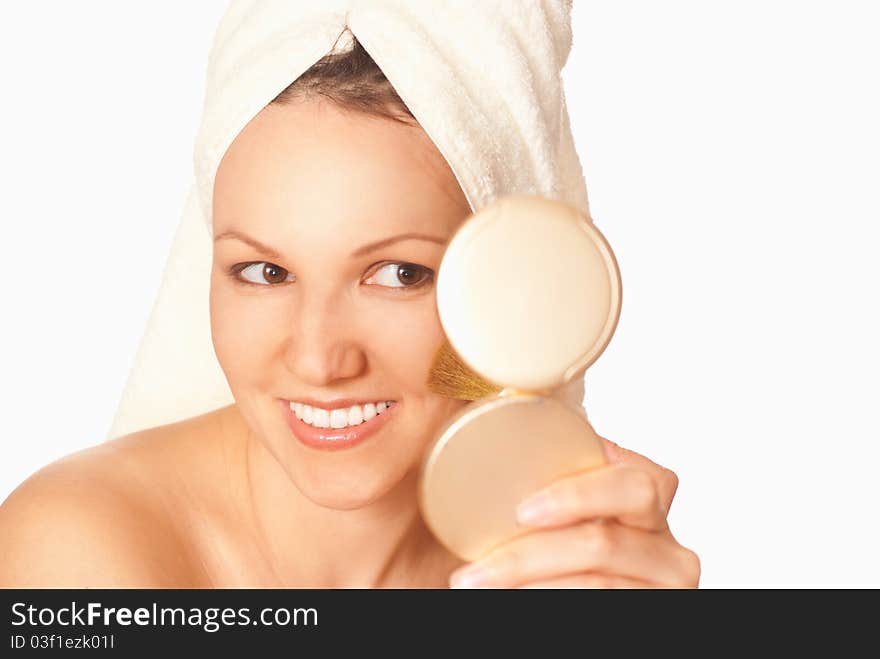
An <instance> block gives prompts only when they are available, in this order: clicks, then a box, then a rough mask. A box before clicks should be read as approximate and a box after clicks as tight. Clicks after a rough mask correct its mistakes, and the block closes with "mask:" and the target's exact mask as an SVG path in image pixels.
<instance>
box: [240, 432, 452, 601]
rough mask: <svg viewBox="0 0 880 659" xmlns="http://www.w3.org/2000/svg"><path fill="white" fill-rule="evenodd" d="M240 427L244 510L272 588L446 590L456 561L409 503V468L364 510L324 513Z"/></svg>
mask: <svg viewBox="0 0 880 659" xmlns="http://www.w3.org/2000/svg"><path fill="white" fill-rule="evenodd" d="M241 424H242V426H243V428H242V430H243V431H244V433H243V436H244V438H245V440H244V453H245V459H244V460H243V463H244V465H245V479H246V484H245V486H244V487H243V493H244V496H245V498H246V499H247V501H246V502H245V506H246V510H247V511H248V513H247V514H248V516H249V517H250V518H251V519H252V521H253V529H254V535H255V541H256V542H257V544H258V546H259V547H260V548H261V553H262V554H263V556H264V558H265V560H266V562H267V563H268V566H269V569H270V570H271V571H272V572H273V573H274V575H275V577H276V579H277V582H278V584H279V585H280V586H282V587H306V588H412V587H417V588H445V587H446V586H447V584H448V577H449V574H450V573H451V572H452V570H453V569H455V568H456V567H458V566H459V565H461V564H462V561H461V560H460V559H458V558H457V557H455V556H454V555H452V554H451V553H450V552H449V551H448V550H446V549H445V548H444V547H442V546H441V545H440V544H439V543H438V542H437V541H436V539H434V537H433V536H432V534H431V533H430V531H429V530H428V528H427V527H426V525H425V523H424V520H423V519H422V517H421V514H420V512H419V509H418V504H417V500H418V499H417V487H418V472H417V470H416V469H413V470H411V471H410V472H408V473H407V475H406V477H405V478H404V479H403V480H401V481H400V482H398V483H397V484H396V485H395V486H394V488H392V490H390V491H389V492H387V493H386V494H385V495H383V496H382V497H381V498H380V499H378V500H376V501H374V502H372V503H371V504H369V505H367V506H364V507H362V508H357V509H354V510H335V509H332V508H326V507H324V506H321V505H318V504H316V503H314V502H313V501H311V500H310V499H308V498H306V497H305V496H304V495H303V494H302V492H300V491H299V489H298V488H297V487H296V485H295V484H294V483H293V482H292V481H291V480H290V477H289V476H288V474H287V473H286V472H285V470H284V469H283V467H282V466H281V465H280V464H279V463H278V461H277V460H276V459H275V457H274V456H273V455H272V454H271V453H270V452H269V451H268V450H267V449H266V448H265V447H264V446H263V444H262V443H261V442H260V441H259V440H258V439H257V438H256V437H254V436H253V434H252V432H251V431H250V429H249V428H248V427H247V424H246V423H245V422H244V420H243V419H242V420H241ZM240 436H242V435H240ZM280 502H283V503H280Z"/></svg>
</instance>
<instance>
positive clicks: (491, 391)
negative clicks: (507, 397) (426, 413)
mask: <svg viewBox="0 0 880 659" xmlns="http://www.w3.org/2000/svg"><path fill="white" fill-rule="evenodd" d="M427 384H428V388H429V389H431V391H433V392H434V393H436V394H440V395H441V396H446V397H447V398H459V399H461V400H477V399H478V398H483V397H485V396H492V395H495V394H497V393H499V392H500V391H501V390H502V389H503V388H504V387H502V386H499V385H496V384H495V383H493V382H489V381H488V380H486V379H485V378H483V377H481V376H480V375H478V374H477V373H476V372H475V371H473V370H472V369H471V368H470V367H469V366H468V365H467V364H465V363H464V362H463V361H462V360H461V358H460V357H459V356H458V353H456V352H455V350H454V349H453V348H452V346H451V345H450V344H449V342H448V341H444V342H443V345H441V346H440V348H439V350H437V354H436V355H434V361H433V363H432V365H431V371H430V373H428V382H427Z"/></svg>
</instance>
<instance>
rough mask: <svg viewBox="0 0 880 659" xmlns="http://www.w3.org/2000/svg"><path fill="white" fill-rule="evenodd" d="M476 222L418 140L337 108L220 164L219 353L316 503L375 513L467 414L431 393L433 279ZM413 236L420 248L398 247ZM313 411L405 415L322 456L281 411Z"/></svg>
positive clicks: (261, 131) (284, 126)
mask: <svg viewBox="0 0 880 659" xmlns="http://www.w3.org/2000/svg"><path fill="white" fill-rule="evenodd" d="M469 213H470V208H469V206H468V203H467V201H466V199H465V197H464V195H463V193H462V191H461V188H460V187H459V185H458V183H457V181H456V180H455V177H454V175H453V174H452V171H451V169H450V168H449V166H448V164H447V163H446V161H445V160H444V158H443V157H442V155H441V154H440V153H439V151H437V149H436V147H435V146H434V145H433V143H432V142H431V141H430V139H429V138H428V137H427V135H426V134H425V133H424V131H423V130H421V129H420V128H418V127H411V126H405V125H403V124H398V123H395V122H392V121H390V120H386V119H381V118H376V117H371V116H367V115H363V114H359V113H354V112H345V111H343V110H341V109H339V108H338V107H337V106H335V105H333V104H332V103H331V102H328V101H319V100H302V101H299V102H298V103H296V104H294V105H285V106H278V105H270V106H268V107H267V108H265V109H263V110H262V111H261V112H260V113H259V114H258V115H257V116H256V117H255V118H254V119H253V120H252V121H251V122H250V123H248V125H247V126H246V127H245V128H244V130H243V131H242V132H241V133H240V134H239V135H238V136H237V137H236V139H235V140H234V141H233V143H232V145H231V146H230V147H229V149H228V150H227V152H226V154H225V155H224V157H223V160H222V162H221V163H220V166H219V169H218V171H217V176H216V181H215V185H214V208H213V231H214V239H215V242H214V260H213V268H212V274H211V296H210V308H211V329H212V334H213V341H214V348H215V352H216V354H217V357H218V360H219V363H220V366H221V367H222V369H223V371H224V373H225V375H226V378H227V380H228V381H229V385H230V388H231V390H232V393H233V395H234V396H235V399H236V402H237V404H238V408H239V410H240V411H241V413H242V415H243V416H244V418H245V420H246V421H247V423H248V426H249V427H250V429H251V430H252V431H253V432H254V434H255V436H256V437H257V438H258V439H259V440H260V441H261V442H262V443H263V444H264V446H265V447H266V448H267V449H268V450H269V452H270V453H272V454H273V455H274V456H275V458H276V459H277V460H278V462H279V463H280V465H281V467H282V468H283V469H284V470H285V471H286V473H287V476H288V477H289V478H290V479H291V480H292V481H293V483H295V485H296V486H297V487H298V488H299V489H300V491H301V492H302V493H303V494H304V495H305V496H307V497H308V498H309V499H311V500H312V501H314V502H316V503H319V504H321V505H324V506H328V507H332V508H339V509H351V508H358V507H361V506H363V505H366V504H368V503H370V502H372V501H374V500H376V499H378V498H379V497H381V496H382V495H383V494H385V493H387V492H388V491H389V490H391V488H393V487H394V486H395V485H396V484H397V483H399V482H400V481H401V479H403V478H404V476H406V475H407V473H408V472H410V471H411V470H413V469H414V468H417V467H418V465H419V461H420V460H421V457H422V454H423V452H424V450H425V448H426V445H427V443H428V442H429V441H430V440H431V439H433V437H434V436H435V434H436V432H437V430H438V429H439V427H440V425H442V423H443V422H444V421H445V420H447V419H448V418H449V416H450V415H451V414H453V413H454V412H455V411H457V410H458V409H460V408H461V407H462V406H463V405H464V404H465V401H460V400H453V399H449V398H445V397H442V396H439V395H436V394H434V393H432V392H431V391H430V390H429V389H428V388H427V386H426V384H425V382H426V378H427V375H428V372H429V370H430V367H431V363H432V361H433V358H434V355H435V353H436V350H437V348H438V347H439V346H440V345H441V343H442V342H443V339H444V335H443V332H442V329H441V326H440V321H439V318H438V316H437V310H436V304H435V292H434V285H435V275H436V272H437V269H438V267H439V265H440V260H441V258H442V256H443V252H444V249H445V245H446V243H447V242H448V241H449V239H450V238H451V236H452V233H453V232H454V231H455V229H456V228H457V227H458V226H459V225H460V224H461V223H462V221H463V220H464V219H465V218H466V217H467V216H468V215H469ZM403 234H420V235H422V236H424V237H425V238H417V237H404V238H400V239H398V240H394V241H393V242H392V241H391V239H394V238H397V237H400V236H402V235H403ZM429 238H430V239H429ZM379 241H387V242H386V244H384V245H382V246H379V247H376V248H369V246H370V245H371V244H373V243H377V242H379ZM256 243H260V244H261V245H262V246H263V247H260V246H258V245H257V244H256ZM401 265H406V267H405V268H403V269H401ZM308 398H312V399H317V400H319V401H332V400H334V399H337V398H355V399H357V400H361V401H365V402H366V401H383V400H394V401H397V405H399V406H400V407H398V408H397V409H396V410H395V411H394V414H393V415H391V416H389V417H388V421H387V422H386V423H384V424H383V425H382V427H381V428H380V429H379V430H378V432H376V433H374V434H373V435H371V436H370V437H368V438H366V439H365V440H364V441H362V442H360V443H358V444H356V445H354V446H352V447H350V448H347V449H342V450H333V451H328V450H320V449H316V448H313V447H311V446H307V445H305V444H303V443H301V442H300V441H299V440H298V439H297V438H296V437H295V436H294V434H293V433H292V432H291V430H290V428H289V427H288V425H287V422H286V420H285V418H284V416H283V408H282V405H283V403H282V401H299V400H302V399H308Z"/></svg>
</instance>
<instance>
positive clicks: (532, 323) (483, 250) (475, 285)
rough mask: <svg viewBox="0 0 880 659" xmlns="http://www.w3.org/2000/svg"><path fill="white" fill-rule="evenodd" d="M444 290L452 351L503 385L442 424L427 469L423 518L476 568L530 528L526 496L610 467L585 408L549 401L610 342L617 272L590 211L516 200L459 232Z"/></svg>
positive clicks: (440, 280)
mask: <svg viewBox="0 0 880 659" xmlns="http://www.w3.org/2000/svg"><path fill="white" fill-rule="evenodd" d="M436 290H437V310H438V314H439V316H440V321H441V324H442V326H443V329H444V332H445V333H446V337H447V339H448V342H449V344H450V346H451V347H452V348H453V349H454V351H455V353H456V355H457V357H458V358H460V360H461V361H462V362H463V363H464V364H466V365H467V366H468V367H470V368H471V369H472V370H473V371H474V372H475V373H476V374H478V375H480V376H482V377H484V378H485V379H486V380H488V381H490V382H492V383H497V384H498V385H500V387H503V389H502V390H501V392H500V393H499V394H497V395H491V396H486V397H483V398H479V399H477V400H474V401H472V402H470V403H468V404H467V405H466V406H465V407H464V408H462V409H461V410H460V411H459V412H458V413H457V414H455V415H454V416H453V417H452V418H451V419H450V420H449V421H448V422H447V423H446V424H444V426H443V427H442V428H441V430H440V432H439V434H438V436H437V438H436V439H435V440H434V442H433V443H432V444H431V445H430V446H429V448H428V450H427V451H426V454H425V457H424V459H423V462H422V465H421V474H420V484H419V505H420V507H421V511H422V515H423V517H424V519H425V522H426V524H427V525H428V527H429V528H430V529H431V530H432V532H433V533H434V534H435V535H436V536H437V538H438V539H439V540H440V541H441V542H442V543H443V544H444V545H445V546H446V547H447V548H448V549H449V550H450V551H452V552H453V553H455V554H456V555H458V556H459V557H461V558H463V559H465V560H468V561H473V560H477V559H479V558H480V557H482V556H484V555H485V554H486V553H488V552H489V551H490V550H492V549H493V548H494V547H496V546H498V545H499V544H502V543H503V542H506V541H508V540H510V539H512V538H513V537H515V536H517V535H520V534H522V533H526V532H528V531H529V530H530V529H528V528H525V527H522V526H520V525H519V524H517V522H516V517H515V511H516V507H517V505H518V504H519V503H520V502H521V501H522V500H524V499H525V498H527V497H528V496H530V495H532V494H534V493H536V492H537V491H538V490H540V489H542V488H544V487H546V486H547V485H549V484H551V483H552V482H553V481H555V480H557V479H558V478H561V477H563V476H566V475H570V474H574V473H576V472H579V471H582V470H586V469H592V468H595V467H598V466H601V465H603V464H604V463H605V458H604V452H603V449H602V443H601V440H600V439H599V437H598V436H597V435H596V433H595V431H594V430H593V428H592V426H591V425H590V423H589V422H588V421H587V417H586V414H585V413H584V410H583V408H582V407H579V408H575V407H572V406H571V405H569V404H567V403H566V402H563V400H560V399H559V398H558V397H555V396H554V393H555V392H558V391H559V390H560V388H561V387H563V386H564V385H565V384H567V383H569V382H570V381H572V380H573V378H574V377H575V376H579V375H582V374H583V371H584V370H585V369H586V368H587V367H588V366H589V365H590V364H592V363H593V362H594V361H595V360H596V358H598V356H599V355H600V354H601V353H602V351H603V350H604V349H605V346H606V345H607V344H608V342H609V340H610V339H611V336H612V334H613V333H614V330H615V328H616V326H617V320H618V318H619V315H620V304H621V283H620V273H619V270H618V267H617V262H616V260H615V258H614V254H613V252H612V251H611V248H610V247H609V245H608V242H607V241H606V240H605V238H604V236H602V234H601V233H600V232H599V231H598V230H597V229H596V227H595V226H594V225H593V223H592V221H591V219H590V218H589V216H587V215H585V214H584V213H583V212H581V211H579V210H577V209H575V208H573V207H571V206H568V205H566V204H563V203H561V202H558V201H553V200H550V199H546V198H543V197H537V196H530V195H510V196H506V197H503V198H501V199H500V200H498V201H496V202H495V203H493V204H492V205H490V206H487V207H486V208H484V209H482V210H481V211H480V212H478V213H476V214H474V215H472V216H471V217H470V218H468V219H467V220H466V221H465V222H464V224H462V225H461V227H460V228H459V230H458V231H457V232H456V233H455V235H454V236H453V237H452V240H451V241H450V243H449V245H448V247H447V249H446V252H445V254H444V256H443V260H442V262H441V263H440V267H439V270H438V274H437V289H436ZM500 387H499V388H500Z"/></svg>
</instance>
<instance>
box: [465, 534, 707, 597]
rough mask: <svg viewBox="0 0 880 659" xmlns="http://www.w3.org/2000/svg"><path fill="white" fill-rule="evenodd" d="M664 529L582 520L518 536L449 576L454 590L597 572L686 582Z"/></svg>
mask: <svg viewBox="0 0 880 659" xmlns="http://www.w3.org/2000/svg"><path fill="white" fill-rule="evenodd" d="M686 551H687V550H685V549H684V548H683V547H681V546H680V545H678V543H676V542H675V540H674V539H673V538H672V536H671V534H670V533H669V532H668V531H667V532H665V533H651V532H648V531H643V530H640V529H634V528H630V527H626V526H622V525H620V524H617V523H614V522H582V523H580V524H575V525H571V526H567V527H564V528H558V529H542V530H540V531H536V532H533V533H528V534H526V535H521V536H518V537H517V538H514V539H513V540H510V541H508V542H506V543H505V544H503V545H501V546H500V547H498V548H496V549H494V550H493V551H491V552H490V553H489V554H488V555H487V556H485V557H483V558H481V559H480V560H479V561H476V562H474V563H471V564H469V565H467V566H465V567H464V568H461V569H459V570H456V571H455V572H454V573H453V574H452V575H451V582H450V583H451V585H452V586H453V587H454V588H471V587H513V586H517V585H519V584H523V583H527V582H530V581H536V580H541V579H552V578H556V577H559V576H561V575H566V574H574V573H581V572H602V573H605V574H613V575H616V576H621V577H627V578H634V579H642V580H645V581H650V582H653V583H656V584H658V585H660V586H674V585H678V584H686V583H688V581H689V580H690V572H689V565H688V564H687V562H686V560H685V556H684V555H683V553H684V552H686Z"/></svg>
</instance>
